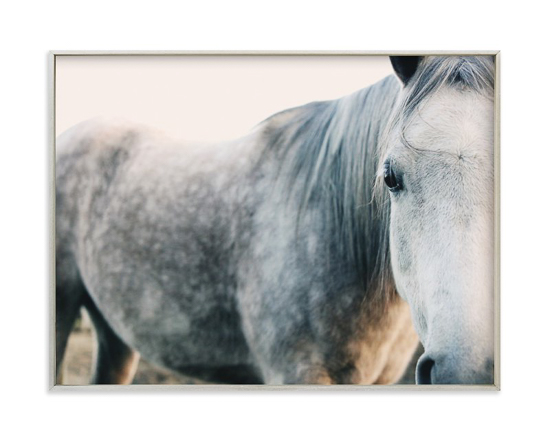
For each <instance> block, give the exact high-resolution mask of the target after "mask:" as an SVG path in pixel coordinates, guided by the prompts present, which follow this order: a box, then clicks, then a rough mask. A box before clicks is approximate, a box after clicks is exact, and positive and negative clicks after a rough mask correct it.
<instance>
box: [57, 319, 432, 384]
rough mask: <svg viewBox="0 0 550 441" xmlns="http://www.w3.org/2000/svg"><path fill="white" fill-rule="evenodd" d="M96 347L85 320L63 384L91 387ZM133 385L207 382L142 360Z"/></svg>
mask: <svg viewBox="0 0 550 441" xmlns="http://www.w3.org/2000/svg"><path fill="white" fill-rule="evenodd" d="M94 345H95V337H94V335H93V331H92V329H91V325H90V323H89V319H88V318H87V317H84V318H83V319H81V320H79V321H78V322H77V324H76V325H75V329H74V331H73V332H72V334H71V336H70V338H69V343H68V346H67V351H66V354H65V362H64V366H63V384H67V385H84V384H89V381H90V377H91V375H92V364H93V362H92V359H93V352H94ZM422 351H423V350H422V347H421V346H419V348H418V350H417V351H416V354H415V355H414V357H413V359H412V360H411V363H410V364H409V367H408V368H407V371H406V372H405V374H404V376H403V378H402V379H401V381H400V382H399V384H414V383H415V381H414V371H415V366H416V361H417V359H418V357H419V356H420V355H421V354H422ZM132 384H203V382H201V381H198V380H194V379H192V378H189V377H185V376H183V375H179V374H176V373H173V372H171V371H167V370H166V369H163V368H160V367H158V366H155V365H153V364H151V363H148V362H147V361H146V360H143V359H141V360H140V361H139V365H138V369H137V372H136V376H135V378H134V381H133V383H132Z"/></svg>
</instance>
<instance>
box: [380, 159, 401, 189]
mask: <svg viewBox="0 0 550 441" xmlns="http://www.w3.org/2000/svg"><path fill="white" fill-rule="evenodd" d="M384 182H385V183H386V185H387V186H388V188H389V189H390V191H392V192H396V191H399V190H401V189H402V188H403V185H402V184H401V182H400V180H398V179H397V176H396V175H395V172H394V171H393V168H392V166H391V164H390V163H389V162H386V163H385V164H384Z"/></svg>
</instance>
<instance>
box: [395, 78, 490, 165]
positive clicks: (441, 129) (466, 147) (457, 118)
mask: <svg viewBox="0 0 550 441" xmlns="http://www.w3.org/2000/svg"><path fill="white" fill-rule="evenodd" d="M405 139H407V140H409V141H410V142H411V144H412V145H414V146H415V147H417V148H419V149H427V150H441V151H448V152H450V153H457V154H458V155H463V154H468V153H475V152H477V151H479V150H486V151H487V150H490V149H492V146H493V101H492V100H491V99H490V98H488V97H484V96H482V95H480V94H479V93H476V92H473V91H461V90H454V89H450V88H445V89H443V90H440V91H439V92H437V93H436V94H435V95H434V96H433V97H431V98H430V99H428V100H427V101H426V102H425V103H423V104H421V105H420V106H419V108H418V109H417V110H416V111H415V112H414V113H413V115H412V117H411V121H410V123H409V124H407V126H406V129H405Z"/></svg>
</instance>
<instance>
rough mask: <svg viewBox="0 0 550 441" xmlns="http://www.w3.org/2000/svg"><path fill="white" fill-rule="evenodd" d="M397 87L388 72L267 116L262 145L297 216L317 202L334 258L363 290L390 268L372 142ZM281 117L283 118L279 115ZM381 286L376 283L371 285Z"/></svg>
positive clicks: (387, 114) (384, 121)
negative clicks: (277, 165) (274, 157)
mask: <svg viewBox="0 0 550 441" xmlns="http://www.w3.org/2000/svg"><path fill="white" fill-rule="evenodd" d="M399 91H400V87H399V84H398V82H397V80H396V79H395V78H394V77H393V76H389V77H387V78H385V79H383V80H382V81H380V82H379V83H377V84H375V85H373V86H371V87H368V88H366V89H362V90H360V91H358V92H356V93H353V94H351V95H349V96H345V97H343V98H341V99H338V100H334V101H323V102H315V103H310V104H307V105H305V106H302V107H299V108H296V109H291V110H288V111H286V112H282V113H280V114H277V115H274V116H273V117H272V118H271V119H268V120H267V121H266V122H265V124H266V129H265V133H266V137H267V150H268V151H271V152H273V151H275V152H277V153H278V154H279V155H280V158H281V173H283V174H284V175H285V179H284V180H283V181H284V182H289V183H290V184H289V188H288V190H289V191H291V192H295V193H296V194H297V195H298V198H299V200H300V201H301V206H300V213H302V212H303V211H305V210H306V209H307V207H308V206H309V205H310V204H313V202H314V201H315V202H317V203H319V202H320V201H322V202H323V203H324V205H323V207H324V208H325V213H324V214H325V216H326V219H325V222H326V224H327V225H331V226H332V227H333V229H334V231H335V234H336V237H335V238H334V239H335V243H336V244H337V246H338V247H339V248H340V249H339V252H340V253H339V255H340V256H341V257H342V258H344V259H346V260H347V261H348V263H350V264H351V265H352V266H353V267H354V268H356V270H357V273H358V276H359V279H360V280H361V283H362V284H363V286H364V287H365V288H373V287H371V286H370V284H371V282H374V281H377V282H380V281H381V280H382V279H384V277H382V278H381V277H380V276H383V274H382V272H383V271H386V270H387V268H388V267H389V266H388V265H387V261H388V258H389V250H388V232H387V226H388V219H387V216H388V210H387V204H386V203H385V202H382V203H381V204H380V203H378V201H374V200H373V198H372V192H373V185H374V183H375V179H376V172H377V165H378V159H379V153H380V149H379V144H380V142H381V139H382V136H383V133H384V130H385V127H386V125H387V122H388V119H389V117H390V114H391V111H392V108H393V107H394V104H395V102H396V100H397V97H398V94H399ZM281 119H282V120H283V122H282V123H280V122H279V120H281ZM378 286H379V287H380V285H378Z"/></svg>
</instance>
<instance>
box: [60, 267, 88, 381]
mask: <svg viewBox="0 0 550 441" xmlns="http://www.w3.org/2000/svg"><path fill="white" fill-rule="evenodd" d="M84 293H85V288H84V286H83V285H82V283H81V282H80V281H76V282H75V281H72V282H69V281H67V280H63V278H62V277H59V276H58V277H57V282H56V290H55V369H56V384H63V378H62V377H63V375H62V369H61V368H62V363H63V357H64V355H65V350H66V348H67V342H68V340H69V335H70V334H71V331H72V329H73V325H74V322H75V320H76V318H77V317H78V313H79V311H80V307H81V306H82V299H83V294H84Z"/></svg>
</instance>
